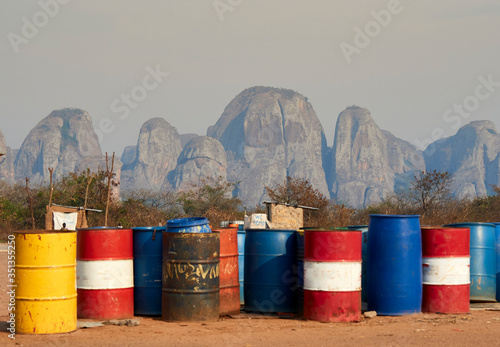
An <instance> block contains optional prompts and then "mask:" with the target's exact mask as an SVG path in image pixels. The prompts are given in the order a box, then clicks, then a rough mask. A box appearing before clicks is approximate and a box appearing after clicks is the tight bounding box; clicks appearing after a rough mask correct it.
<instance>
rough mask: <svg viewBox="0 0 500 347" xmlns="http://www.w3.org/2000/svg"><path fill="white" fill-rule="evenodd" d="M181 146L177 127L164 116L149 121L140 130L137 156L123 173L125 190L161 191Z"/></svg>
mask: <svg viewBox="0 0 500 347" xmlns="http://www.w3.org/2000/svg"><path fill="white" fill-rule="evenodd" d="M181 149H182V148H181V140H180V137H179V133H178V132H177V129H176V128H174V127H173V126H171V125H170V124H169V123H168V122H167V121H166V120H165V119H163V118H152V119H150V120H148V121H146V122H145V123H144V124H143V125H142V127H141V130H140V132H139V138H138V140H137V146H136V154H135V159H134V161H133V162H132V163H130V164H128V165H127V166H126V168H124V170H123V172H122V180H121V182H122V189H137V188H144V189H152V190H159V189H160V188H161V187H162V185H164V182H165V180H166V177H167V174H168V173H169V172H170V171H172V170H173V169H175V166H176V165H177V157H178V156H179V154H180V153H181ZM167 182H168V181H167Z"/></svg>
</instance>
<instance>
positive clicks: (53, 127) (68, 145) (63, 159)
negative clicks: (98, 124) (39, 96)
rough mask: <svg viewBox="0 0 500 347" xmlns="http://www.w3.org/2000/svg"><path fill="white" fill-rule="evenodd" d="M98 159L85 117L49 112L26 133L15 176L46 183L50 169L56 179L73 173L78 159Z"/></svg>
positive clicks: (95, 141) (80, 113) (65, 111)
mask: <svg viewBox="0 0 500 347" xmlns="http://www.w3.org/2000/svg"><path fill="white" fill-rule="evenodd" d="M101 155H102V153H101V147H100V145H99V141H98V139H97V135H96V133H95V132H94V127H93V126H92V118H91V117H90V116H89V114H88V113H87V112H86V111H83V110H80V109H76V108H65V109H62V110H57V111H53V112H52V113H50V114H49V115H48V116H47V117H45V118H44V119H43V120H42V121H41V122H40V123H38V124H37V126H36V127H35V128H34V129H33V130H31V131H30V133H29V134H28V136H27V137H26V139H25V140H24V142H23V144H22V145H21V148H20V149H19V152H18V153H17V156H16V160H15V176H16V178H24V177H25V176H26V177H31V178H33V179H34V181H42V180H46V179H47V178H48V177H49V176H50V174H49V172H48V168H49V167H50V168H54V169H55V171H54V173H55V178H56V179H57V178H60V177H62V176H64V175H67V174H68V173H70V172H74V171H75V168H76V166H77V163H78V162H79V161H80V160H81V159H82V158H86V157H101Z"/></svg>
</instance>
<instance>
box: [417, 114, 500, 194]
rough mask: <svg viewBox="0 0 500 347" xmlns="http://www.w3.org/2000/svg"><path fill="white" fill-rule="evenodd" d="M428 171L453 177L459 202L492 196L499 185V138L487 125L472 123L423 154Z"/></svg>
mask: <svg viewBox="0 0 500 347" xmlns="http://www.w3.org/2000/svg"><path fill="white" fill-rule="evenodd" d="M424 157H425V163H426V167H427V169H429V170H433V169H436V170H440V171H448V172H449V173H451V174H453V184H452V190H453V191H454V193H455V195H456V196H458V197H459V198H466V197H469V198H474V197H476V196H485V195H487V194H492V193H493V191H492V187H491V185H500V135H499V134H498V132H497V129H496V127H495V124H494V123H493V122H491V121H474V122H470V123H469V124H466V125H464V126H463V127H462V128H460V129H459V130H458V132H457V133H456V134H455V135H453V136H451V137H448V138H445V139H442V140H438V141H436V142H434V143H432V144H430V145H429V146H428V147H427V148H426V150H425V151H424Z"/></svg>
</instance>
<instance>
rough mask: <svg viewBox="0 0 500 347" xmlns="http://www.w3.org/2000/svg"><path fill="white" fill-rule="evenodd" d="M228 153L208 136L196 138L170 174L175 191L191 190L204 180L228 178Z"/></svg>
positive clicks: (189, 143) (187, 146)
mask: <svg viewBox="0 0 500 347" xmlns="http://www.w3.org/2000/svg"><path fill="white" fill-rule="evenodd" d="M226 170H227V160H226V152H225V151H224V147H222V144H221V143H220V142H219V141H217V140H216V139H214V138H211V137H208V136H196V137H194V138H193V139H192V140H191V141H189V142H188V143H187V144H186V145H185V146H184V149H183V150H182V152H181V154H180V156H179V158H178V159H177V167H176V168H175V170H174V171H172V172H171V173H170V174H169V177H168V178H169V182H171V184H172V186H173V188H174V189H180V190H184V189H189V188H192V187H193V186H196V185H198V184H199V183H200V182H201V180H202V179H205V178H208V179H215V180H216V179H218V178H219V177H222V178H223V179H224V180H225V179H226V177H227V172H226Z"/></svg>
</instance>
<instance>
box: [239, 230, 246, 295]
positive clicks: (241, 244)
mask: <svg viewBox="0 0 500 347" xmlns="http://www.w3.org/2000/svg"><path fill="white" fill-rule="evenodd" d="M238 268H239V277H240V304H241V305H244V304H245V296H244V285H243V284H244V283H245V281H244V280H245V229H244V228H243V225H238Z"/></svg>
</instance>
